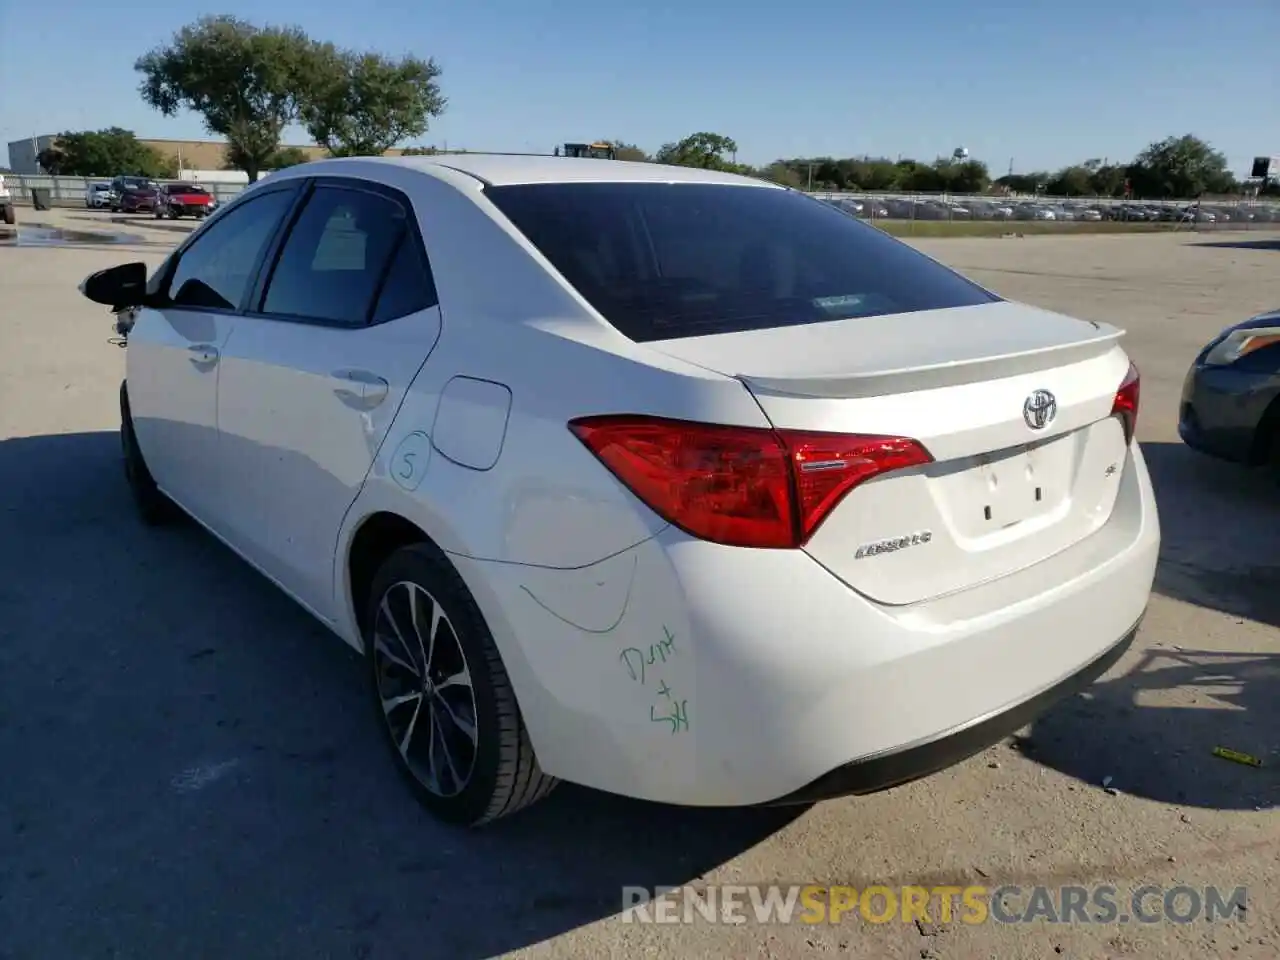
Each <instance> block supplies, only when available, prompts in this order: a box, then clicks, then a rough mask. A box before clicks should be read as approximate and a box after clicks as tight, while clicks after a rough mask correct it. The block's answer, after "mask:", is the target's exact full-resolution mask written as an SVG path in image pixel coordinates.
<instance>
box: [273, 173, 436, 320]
mask: <svg viewBox="0 0 1280 960" xmlns="http://www.w3.org/2000/svg"><path fill="white" fill-rule="evenodd" d="M406 240H408V241H412V240H413V234H412V232H411V231H410V230H409V221H408V218H407V216H406V214H405V210H404V207H402V206H401V205H400V204H399V203H396V202H395V201H394V200H392V199H391V198H389V197H386V196H383V195H381V194H377V193H371V192H367V191H364V190H354V189H346V188H343V187H333V186H327V185H326V186H320V187H317V188H316V190H315V192H314V193H313V194H312V195H311V198H310V199H309V200H308V201H307V205H306V207H304V208H303V210H302V213H301V214H300V215H299V216H298V219H297V222H296V223H295V224H294V226H293V229H292V230H291V231H290V233H289V237H288V239H287V240H286V241H285V243H284V246H283V248H282V249H281V251H280V258H279V260H278V261H277V262H276V266H275V269H274V271H273V272H272V275H271V280H270V282H269V283H268V285H267V290H266V296H265V297H264V298H263V303H262V312H263V313H268V314H276V315H280V316H287V317H298V318H301V319H306V320H318V321H320V322H323V323H333V324H341V325H343V326H353V327H354V326H364V325H365V324H366V323H368V322H369V320H370V318H371V317H372V315H373V307H374V301H375V298H376V297H377V295H378V290H379V288H380V286H381V285H382V282H383V278H384V276H386V274H387V272H388V271H387V268H388V266H394V265H395V263H394V262H393V258H394V261H398V260H399V257H398V256H397V254H398V253H399V252H400V250H401V247H402V241H406Z"/></svg>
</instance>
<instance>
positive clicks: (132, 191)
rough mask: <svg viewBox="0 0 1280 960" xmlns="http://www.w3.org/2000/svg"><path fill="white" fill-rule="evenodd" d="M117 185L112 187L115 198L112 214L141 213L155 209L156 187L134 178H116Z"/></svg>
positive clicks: (149, 182) (148, 182) (146, 181)
mask: <svg viewBox="0 0 1280 960" xmlns="http://www.w3.org/2000/svg"><path fill="white" fill-rule="evenodd" d="M117 180H119V181H120V183H119V185H118V186H117V185H113V192H115V193H116V198H115V199H114V201H113V202H112V205H111V208H112V212H113V213H114V212H115V211H117V210H119V211H120V212H121V213H142V212H143V211H144V210H154V209H155V208H156V189H157V188H156V185H155V184H154V183H152V182H151V181H148V180H142V179H139V178H136V177H117Z"/></svg>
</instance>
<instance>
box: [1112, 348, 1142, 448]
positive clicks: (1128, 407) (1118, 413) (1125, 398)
mask: <svg viewBox="0 0 1280 960" xmlns="http://www.w3.org/2000/svg"><path fill="white" fill-rule="evenodd" d="M1141 386H1142V378H1141V377H1140V376H1139V375H1138V368H1137V367H1136V366H1135V365H1134V364H1132V363H1130V364H1129V372H1128V373H1127V374H1125V378H1124V382H1123V383H1121V384H1120V389H1119V390H1117V391H1116V399H1115V402H1114V403H1112V404H1111V415H1112V416H1113V417H1119V418H1120V422H1121V423H1122V424H1124V439H1125V443H1128V442H1129V441H1130V440H1132V439H1133V432H1134V430H1136V429H1137V427H1138V399H1139V394H1140V393H1141Z"/></svg>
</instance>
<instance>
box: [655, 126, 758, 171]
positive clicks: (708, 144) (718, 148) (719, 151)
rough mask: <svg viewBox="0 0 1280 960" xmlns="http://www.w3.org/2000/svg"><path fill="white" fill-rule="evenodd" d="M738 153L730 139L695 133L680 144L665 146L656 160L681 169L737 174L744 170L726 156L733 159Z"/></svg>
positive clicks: (718, 135) (713, 134) (736, 146)
mask: <svg viewBox="0 0 1280 960" xmlns="http://www.w3.org/2000/svg"><path fill="white" fill-rule="evenodd" d="M737 152H738V144H737V143H735V142H734V141H733V140H732V139H731V138H730V137H726V136H722V135H721V134H718V133H695V134H692V135H691V136H688V137H685V138H684V139H683V140H681V141H680V142H679V143H666V144H663V145H662V148H661V149H660V150H659V151H658V154H657V156H656V157H655V158H654V159H655V160H656V161H657V162H658V163H668V164H672V165H673V166H679V167H701V168H702V169H704V170H727V171H733V172H737V171H738V170H740V169H742V168H741V167H739V166H738V164H737V163H735V162H733V161H732V160H730V159H727V158H726V155H728V156H729V157H732V156H733V155H734V154H736V153H737Z"/></svg>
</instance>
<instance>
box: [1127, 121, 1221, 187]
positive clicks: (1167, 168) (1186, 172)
mask: <svg viewBox="0 0 1280 960" xmlns="http://www.w3.org/2000/svg"><path fill="white" fill-rule="evenodd" d="M1128 176H1129V179H1130V181H1132V183H1133V190H1134V193H1135V194H1137V195H1139V196H1147V197H1177V198H1180V199H1190V198H1192V197H1198V196H1200V195H1201V194H1202V193H1233V192H1235V190H1236V189H1237V188H1238V185H1237V183H1236V180H1235V177H1233V176H1232V175H1231V171H1230V170H1228V169H1227V158H1226V156H1225V155H1224V154H1222V153H1221V152H1219V151H1217V150H1214V149H1213V148H1212V147H1211V146H1209V144H1207V143H1205V141H1203V140H1201V139H1200V138H1199V137H1195V136H1192V135H1191V134H1189V133H1188V134H1184V135H1182V136H1180V137H1168V138H1166V139H1164V140H1160V141H1159V142H1157V143H1153V144H1151V145H1150V146H1149V147H1147V149H1145V150H1143V151H1142V152H1141V153H1140V154H1138V155H1137V157H1135V158H1134V161H1133V163H1131V164H1130V165H1129V170H1128Z"/></svg>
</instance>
